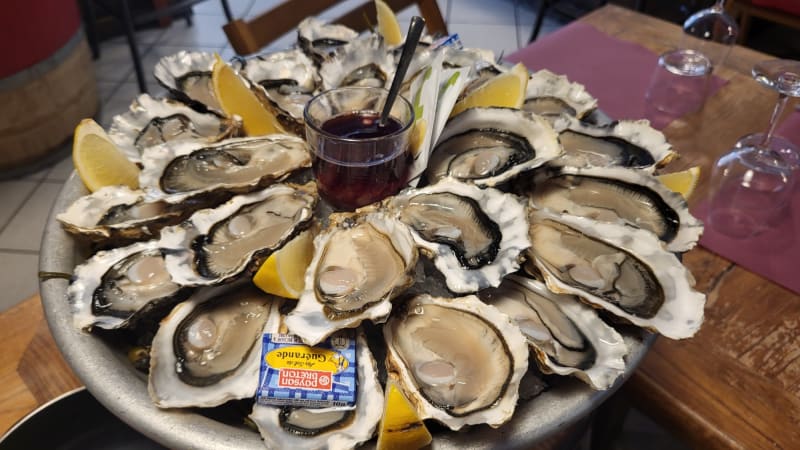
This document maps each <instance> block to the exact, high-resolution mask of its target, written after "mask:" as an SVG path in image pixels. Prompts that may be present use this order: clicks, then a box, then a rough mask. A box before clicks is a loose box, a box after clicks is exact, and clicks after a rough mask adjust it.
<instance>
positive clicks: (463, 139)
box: [426, 108, 561, 187]
mask: <svg viewBox="0 0 800 450" xmlns="http://www.w3.org/2000/svg"><path fill="white" fill-rule="evenodd" d="M560 155H561V146H560V145H559V143H558V138H557V136H556V133H555V132H554V131H553V128H552V127H551V126H550V124H549V123H547V121H546V120H544V119H542V118H541V117H539V116H537V115H535V114H531V113H527V112H524V111H520V110H516V109H511V108H471V109H468V110H466V111H464V112H462V113H460V114H458V115H457V116H455V117H453V118H452V119H450V121H449V122H448V123H447V125H446V126H445V127H444V130H443V131H442V134H441V135H440V136H439V139H438V142H437V143H436V146H435V147H434V149H433V152H432V153H431V156H430V159H429V160H428V169H427V171H426V176H427V178H428V182H430V183H435V182H437V181H438V180H440V179H442V178H444V177H447V176H451V177H453V178H457V179H459V180H461V181H466V182H471V183H475V184H476V185H478V186H482V187H483V186H496V185H499V184H501V183H504V182H506V181H509V180H510V179H511V178H513V177H515V176H516V175H517V174H520V173H522V172H525V171H527V170H531V169H534V168H536V167H539V166H541V165H542V164H544V163H546V162H548V161H550V160H552V159H554V158H557V157H558V156H560Z"/></svg>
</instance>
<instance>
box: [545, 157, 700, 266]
mask: <svg viewBox="0 0 800 450" xmlns="http://www.w3.org/2000/svg"><path fill="white" fill-rule="evenodd" d="M529 200H530V203H531V205H532V206H533V207H534V208H537V209H541V208H548V209H550V210H552V211H554V212H556V213H562V214H571V215H574V216H581V217H588V218H590V219H594V220H598V221H602V222H616V223H623V224H626V225H630V226H633V227H636V228H641V229H643V230H647V231H650V232H652V233H654V234H655V235H656V236H658V238H659V239H661V240H662V241H663V242H664V244H665V245H666V247H667V250H669V251H672V252H682V251H687V250H690V249H691V248H692V247H694V246H695V244H696V243H697V241H698V239H700V235H701V234H702V232H703V224H702V222H700V221H699V220H697V219H696V218H695V217H694V216H692V215H691V213H690V212H689V206H688V205H687V204H686V200H685V199H684V198H683V196H681V195H680V194H678V193H677V192H673V191H671V190H670V189H668V188H667V187H666V186H664V185H663V184H662V183H661V182H660V181H659V180H658V178H656V177H654V176H653V175H650V174H649V173H647V172H644V171H641V170H633V169H628V168H625V167H586V168H576V167H569V166H564V167H558V168H551V169H550V170H545V171H541V172H539V173H537V175H536V177H535V178H534V181H533V186H532V187H530V188H529Z"/></svg>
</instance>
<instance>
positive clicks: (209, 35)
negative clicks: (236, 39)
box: [158, 15, 228, 48]
mask: <svg viewBox="0 0 800 450" xmlns="http://www.w3.org/2000/svg"><path fill="white" fill-rule="evenodd" d="M226 23H227V20H226V19H225V17H224V16H206V15H197V16H194V23H193V24H192V26H191V27H190V26H187V25H186V22H185V21H183V20H180V21H176V22H173V23H172V25H170V27H169V28H168V29H167V30H166V31H165V32H164V35H163V36H161V39H160V40H159V41H158V45H159V46H173V47H175V46H177V47H216V48H221V47H222V46H223V45H225V44H227V43H228V38H227V37H226V36H225V32H223V31H222V26H223V25H225V24H226Z"/></svg>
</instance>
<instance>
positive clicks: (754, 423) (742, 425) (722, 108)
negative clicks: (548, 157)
mask: <svg viewBox="0 0 800 450" xmlns="http://www.w3.org/2000/svg"><path fill="white" fill-rule="evenodd" d="M581 20H582V21H583V22H585V23H588V24H590V25H592V26H594V27H595V28H597V29H599V30H600V31H602V32H604V33H606V34H608V35H610V36H615V37H617V38H619V39H623V40H627V41H632V42H636V43H638V44H640V45H642V46H644V47H646V48H648V49H650V50H652V51H654V52H661V51H664V50H666V49H668V48H669V47H670V45H671V43H672V42H676V40H677V38H678V36H679V33H680V29H679V28H678V27H677V26H675V25H672V24H669V23H667V22H664V21H661V20H659V19H656V18H652V17H649V16H645V15H642V14H639V13H636V12H634V11H630V10H627V9H623V8H620V7H616V6H612V5H609V6H605V7H603V8H601V9H598V10H596V11H595V12H593V13H591V14H589V15H587V16H585V17H584V18H582V19H581ZM769 58H770V57H769V56H768V55H764V54H761V53H758V52H755V51H752V50H748V49H746V48H742V47H737V48H735V49H734V50H733V52H732V53H731V55H730V57H729V59H728V62H727V65H726V66H725V67H722V68H720V70H719V71H718V72H717V74H718V75H719V76H721V77H723V78H725V79H727V80H729V83H728V84H727V85H725V86H724V87H723V88H722V89H721V90H720V91H719V92H718V93H717V94H715V95H714V96H713V97H711V98H710V99H709V100H708V102H707V104H706V107H705V108H704V109H703V110H702V111H700V112H698V113H696V114H693V115H690V116H687V117H685V118H682V119H678V120H676V121H675V122H673V123H672V124H670V125H669V126H668V127H667V128H666V129H665V130H664V132H665V134H666V135H667V137H668V138H669V140H670V142H672V144H673V145H674V147H675V148H676V149H678V151H679V152H680V154H681V158H680V159H679V160H677V161H676V162H674V163H673V164H672V165H671V167H670V169H672V170H680V169H683V168H687V167H691V166H695V165H699V166H701V167H702V170H703V173H704V174H705V176H703V178H702V179H701V181H700V183H699V185H698V187H697V190H696V191H695V194H694V197H693V199H692V200H691V201H690V203H691V202H693V201H697V199H700V198H702V197H703V196H704V195H705V193H706V191H707V189H708V174H709V173H710V168H711V164H712V163H713V161H714V160H715V159H716V158H717V156H719V155H720V154H722V153H724V152H725V151H726V150H727V149H728V148H729V147H731V146H732V144H733V143H734V142H735V141H736V139H737V138H739V137H740V136H743V135H745V134H748V133H751V132H754V131H760V130H763V129H764V128H765V127H766V124H767V121H768V118H769V114H770V112H771V110H772V107H773V105H774V100H775V98H774V96H773V95H770V93H769V92H766V91H765V89H764V88H763V87H761V86H760V85H759V84H757V83H756V82H755V81H754V80H753V79H752V78H751V77H750V69H751V67H752V65H753V64H754V63H756V62H758V61H761V60H764V59H769ZM789 109H791V108H787V110H789ZM684 262H685V264H686V265H687V266H688V267H689V269H690V270H691V271H692V273H693V274H694V276H695V278H696V279H697V288H698V289H699V290H700V291H702V292H705V293H707V294H708V303H707V305H706V311H705V314H706V316H705V323H704V324H703V327H702V329H701V331H700V332H699V333H698V334H697V335H696V336H695V337H694V338H692V339H688V340H683V341H671V340H668V339H664V338H661V339H659V340H658V342H657V343H656V344H655V346H654V347H653V349H652V350H651V352H650V353H649V354H648V356H647V357H646V358H645V360H644V362H643V363H642V365H641V366H640V368H639V370H638V371H637V372H636V373H635V374H634V376H633V377H632V378H631V380H630V381H629V382H628V385H627V386H626V389H627V390H629V391H633V392H635V393H636V395H634V396H632V397H633V398H635V400H636V403H637V406H640V407H641V408H642V409H645V411H647V412H649V413H653V414H656V415H658V417H659V418H660V419H661V420H663V421H664V422H665V423H668V424H670V425H671V426H672V429H673V430H675V431H676V432H678V433H680V434H681V435H682V436H683V437H684V438H685V439H686V440H687V441H688V442H690V443H692V444H695V445H697V446H698V447H703V448H711V447H709V445H710V444H709V443H711V445H713V447H719V448H747V449H760V448H785V449H791V448H800V319H799V318H800V296H798V295H795V294H794V293H792V292H790V291H787V290H786V289H784V288H782V287H780V286H778V285H776V284H775V283H772V282H770V281H768V280H765V279H764V278H762V277H760V276H757V275H754V274H753V273H751V272H748V271H747V270H745V269H742V268H740V267H738V266H737V265H735V264H733V263H731V262H730V261H728V260H725V259H723V258H720V257H718V256H716V255H714V254H713V253H710V252H709V251H707V250H705V249H703V248H696V249H694V250H692V251H690V252H688V253H687V254H686V255H684ZM0 342H3V346H4V350H3V351H2V352H0V386H2V388H0V434H2V433H4V432H5V431H6V430H7V429H9V428H10V427H11V426H12V425H13V424H14V423H15V422H16V421H17V420H18V419H19V418H21V417H23V416H24V415H25V414H26V413H28V412H29V411H31V410H33V409H34V408H35V407H36V406H38V405H41V404H43V403H45V402H46V401H48V400H50V399H52V398H54V397H56V396H58V395H60V394H62V393H64V392H66V391H69V390H71V389H73V388H75V387H78V386H80V382H79V380H78V379H77V378H76V377H75V376H74V374H73V373H72V372H71V370H70V369H69V368H68V366H67V365H66V363H65V362H64V360H63V358H62V357H61V354H60V352H59V351H58V349H57V347H56V346H55V343H54V342H53V339H52V337H51V335H50V332H49V330H48V328H47V324H46V322H45V320H44V318H43V315H42V309H41V303H40V300H39V298H38V296H35V297H32V298H30V299H28V300H26V301H25V302H23V303H21V304H19V305H17V306H16V307H14V308H12V309H10V310H8V311H6V312H4V313H2V314H0Z"/></svg>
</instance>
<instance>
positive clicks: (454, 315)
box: [383, 294, 528, 430]
mask: <svg viewBox="0 0 800 450" xmlns="http://www.w3.org/2000/svg"><path fill="white" fill-rule="evenodd" d="M395 310H396V311H397V312H396V313H395V314H393V315H392V317H391V318H390V319H389V320H388V321H387V322H386V324H385V325H384V327H383V334H384V337H385V339H386V344H387V347H388V353H387V357H386V367H387V370H388V372H389V376H390V377H393V378H394V379H396V380H397V381H398V385H399V386H400V388H401V389H402V391H403V393H404V394H405V395H406V397H407V398H408V399H409V400H410V402H411V403H412V404H413V405H414V407H415V408H416V409H417V413H418V415H419V416H420V417H421V418H423V419H434V420H437V421H439V422H441V423H443V424H445V425H447V426H448V427H449V428H450V429H453V430H459V429H461V428H462V427H464V426H465V425H474V424H480V423H485V424H488V425H489V426H492V427H495V428H496V427H498V426H500V425H502V424H503V423H504V422H506V421H508V420H509V419H510V418H511V416H512V415H513V414H514V408H515V407H516V403H517V398H518V395H519V383H520V380H521V378H522V376H523V374H525V372H526V371H527V369H528V344H527V342H526V340H525V337H524V336H523V335H522V333H521V332H520V330H519V327H517V326H516V325H515V324H513V323H512V322H511V320H510V319H509V318H508V316H506V315H505V314H503V313H501V312H500V311H499V310H497V308H495V307H493V306H489V305H487V304H485V303H483V302H482V301H480V300H479V299H478V298H477V297H475V296H474V295H470V296H466V297H460V298H439V297H432V296H430V295H427V294H423V295H418V296H416V297H413V298H410V299H406V300H405V301H403V302H402V303H400V304H399V305H397V307H396V308H395Z"/></svg>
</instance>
